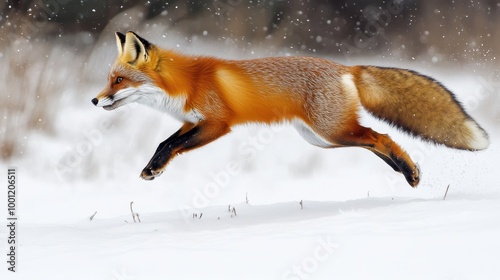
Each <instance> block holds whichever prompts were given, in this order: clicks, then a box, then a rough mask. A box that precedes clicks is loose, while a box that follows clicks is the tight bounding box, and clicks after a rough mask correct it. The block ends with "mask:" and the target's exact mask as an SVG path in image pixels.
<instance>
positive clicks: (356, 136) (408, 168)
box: [332, 124, 420, 187]
mask: <svg viewBox="0 0 500 280" xmlns="http://www.w3.org/2000/svg"><path fill="white" fill-rule="evenodd" d="M332 140H334V141H335V142H336V143H338V144H340V145H342V146H344V147H349V146H355V147H362V148H365V149H368V150H370V151H372V152H373V153H374V154H375V155H377V156H378V157H380V158H381V159H382V160H384V161H385V162H386V163H387V164H388V165H389V166H391V167H392V168H393V169H394V170H395V171H397V172H401V173H403V175H404V176H405V178H406V181H407V182H408V184H410V186H412V187H416V186H417V185H418V183H419V181H420V171H419V169H418V166H417V165H416V164H415V163H414V162H413V161H412V160H411V158H410V157H409V156H408V154H407V153H406V152H405V151H404V150H403V149H402V148H401V147H400V146H399V145H398V144H396V143H395V142H394V141H393V140H392V139H391V138H390V137H389V136H388V135H385V134H380V133H378V132H376V131H374V130H372V129H371V128H368V127H363V126H361V125H359V124H357V125H356V127H355V129H352V130H350V131H346V132H344V133H342V134H337V135H336V136H334V137H333V139H332Z"/></svg>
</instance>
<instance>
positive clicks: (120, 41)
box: [115, 32, 125, 56]
mask: <svg viewBox="0 0 500 280" xmlns="http://www.w3.org/2000/svg"><path fill="white" fill-rule="evenodd" d="M115 35H116V47H118V56H122V54H123V46H124V45H125V35H124V34H123V33H120V32H116V33H115Z"/></svg>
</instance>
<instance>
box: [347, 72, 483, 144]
mask: <svg viewBox="0 0 500 280" xmlns="http://www.w3.org/2000/svg"><path fill="white" fill-rule="evenodd" d="M356 72H357V73H356V75H355V77H356V78H355V79H356V86H357V88H358V92H359V97H360V100H361V104H362V105H363V107H364V108H365V109H366V110H367V111H368V112H370V113H371V114H373V115H374V116H375V117H377V118H380V119H382V120H385V121H387V122H389V123H390V124H392V125H394V126H396V127H398V128H400V129H402V130H403V131H406V132H408V133H410V134H412V135H415V136H418V137H421V138H423V139H426V140H428V141H431V142H434V143H440V144H444V145H446V146H448V147H451V148H456V149H465V150H482V149H486V148H487V147H488V145H489V140H488V134H487V133H486V132H485V131H484V129H482V128H481V127H480V126H479V124H477V123H476V122H475V121H474V120H473V119H472V118H471V117H470V116H469V115H468V114H467V113H466V112H465V110H464V108H463V107H462V105H461V104H460V103H459V102H458V101H457V100H456V99H455V97H454V95H453V93H451V92H450V91H449V90H448V89H446V88H445V87H444V86H443V85H441V84H440V83H439V82H437V81H436V80H434V79H432V78H430V77H427V76H424V75H421V74H419V73H416V72H414V71H410V70H404V69H397V68H383V67H375V66H358V67H356Z"/></svg>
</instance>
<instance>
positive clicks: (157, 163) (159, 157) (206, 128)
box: [141, 121, 230, 180]
mask: <svg viewBox="0 0 500 280" xmlns="http://www.w3.org/2000/svg"><path fill="white" fill-rule="evenodd" d="M183 128H184V130H183ZM229 131H230V129H229V126H228V125H226V124H225V123H219V122H207V121H205V122H200V123H198V124H196V125H192V127H190V128H189V127H188V126H187V125H184V126H183V127H182V128H181V129H180V130H179V131H178V132H176V133H174V135H172V136H170V137H169V139H167V140H165V141H164V142H162V143H161V144H160V146H158V149H157V150H156V152H155V154H154V155H153V157H152V158H151V160H150V161H149V163H148V165H147V166H146V167H145V168H144V169H143V170H142V172H141V178H142V179H144V180H153V179H154V178H156V177H158V176H160V175H161V173H163V170H164V169H165V167H166V166H167V164H168V162H169V161H170V160H172V159H173V158H174V157H175V156H176V155H178V154H181V153H184V152H187V151H190V150H193V149H196V148H199V147H201V146H204V145H206V144H208V143H210V142H212V141H214V140H216V139H218V138H220V137H221V136H223V135H225V134H227V133H228V132H229Z"/></svg>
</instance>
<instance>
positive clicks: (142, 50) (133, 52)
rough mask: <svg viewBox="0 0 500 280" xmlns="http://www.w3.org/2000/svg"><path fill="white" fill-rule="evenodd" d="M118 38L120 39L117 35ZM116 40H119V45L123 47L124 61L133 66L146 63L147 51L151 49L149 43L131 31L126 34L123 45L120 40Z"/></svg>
mask: <svg viewBox="0 0 500 280" xmlns="http://www.w3.org/2000/svg"><path fill="white" fill-rule="evenodd" d="M118 37H120V35H117V38H118ZM117 40H120V45H122V46H123V52H122V58H123V59H124V60H125V61H127V62H128V63H130V64H133V65H137V64H138V63H140V62H146V61H148V57H149V55H148V51H149V49H150V47H151V43H149V42H148V41H146V40H145V39H143V38H141V37H139V36H138V35H137V34H135V33H134V32H132V31H129V32H127V35H126V36H125V42H124V43H123V44H122V43H121V38H118V39H117ZM117 43H118V41H117Z"/></svg>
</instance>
